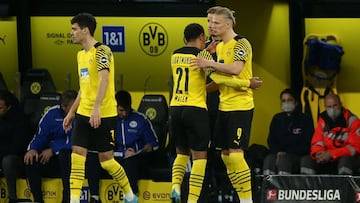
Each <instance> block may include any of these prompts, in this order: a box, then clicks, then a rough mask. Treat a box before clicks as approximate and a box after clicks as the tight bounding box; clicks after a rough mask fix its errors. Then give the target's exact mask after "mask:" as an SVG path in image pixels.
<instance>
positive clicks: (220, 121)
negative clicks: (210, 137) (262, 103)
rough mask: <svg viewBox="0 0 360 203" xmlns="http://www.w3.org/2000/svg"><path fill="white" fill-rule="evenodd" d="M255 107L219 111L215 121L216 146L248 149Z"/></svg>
mask: <svg viewBox="0 0 360 203" xmlns="http://www.w3.org/2000/svg"><path fill="white" fill-rule="evenodd" d="M253 114H254V109H251V110H248V111H229V112H225V111H219V112H218V116H217V118H216V123H215V135H214V136H215V138H214V140H215V146H216V147H217V148H221V149H240V148H241V149H243V150H247V149H248V146H249V140H250V131H251V123H252V119H253Z"/></svg>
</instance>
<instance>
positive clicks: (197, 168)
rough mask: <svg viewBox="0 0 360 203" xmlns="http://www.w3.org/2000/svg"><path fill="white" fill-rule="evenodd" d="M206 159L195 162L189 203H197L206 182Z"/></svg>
mask: <svg viewBox="0 0 360 203" xmlns="http://www.w3.org/2000/svg"><path fill="white" fill-rule="evenodd" d="M205 168H206V159H197V160H194V161H193V165H192V169H191V174H190V180H189V196H188V202H197V200H198V199H199V196H200V192H201V189H202V186H203V182H204V176H205Z"/></svg>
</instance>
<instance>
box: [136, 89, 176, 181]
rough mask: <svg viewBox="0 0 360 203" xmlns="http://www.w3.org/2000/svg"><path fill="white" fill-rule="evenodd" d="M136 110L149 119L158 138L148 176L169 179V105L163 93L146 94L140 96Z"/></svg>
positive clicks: (153, 178)
mask: <svg viewBox="0 0 360 203" xmlns="http://www.w3.org/2000/svg"><path fill="white" fill-rule="evenodd" d="M138 111H139V112H141V113H143V114H145V115H146V116H147V117H148V118H149V119H150V121H151V123H152V125H153V127H154V130H155V132H156V134H157V137H158V140H159V149H158V150H157V151H156V152H155V156H154V160H153V164H152V166H150V167H149V176H150V177H149V178H150V179H152V180H154V181H160V182H166V181H167V182H169V181H171V165H170V161H169V153H170V150H169V149H170V148H169V145H168V142H169V136H168V131H169V130H168V128H169V126H168V121H169V107H168V104H167V102H166V98H165V96H164V95H159V94H146V95H144V96H143V97H142V99H141V102H140V105H139V108H138Z"/></svg>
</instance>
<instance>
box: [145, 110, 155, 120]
mask: <svg viewBox="0 0 360 203" xmlns="http://www.w3.org/2000/svg"><path fill="white" fill-rule="evenodd" d="M145 115H146V116H147V117H148V118H149V119H150V120H154V119H155V118H156V115H157V113H156V110H155V109H154V108H148V109H146V111H145Z"/></svg>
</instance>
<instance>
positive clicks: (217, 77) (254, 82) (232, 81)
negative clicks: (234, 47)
mask: <svg viewBox="0 0 360 203" xmlns="http://www.w3.org/2000/svg"><path fill="white" fill-rule="evenodd" d="M209 77H210V78H211V79H212V80H213V81H214V82H215V83H216V84H218V85H226V86H229V87H233V88H237V89H246V88H251V89H258V88H259V87H261V85H262V80H260V79H259V77H252V78H251V79H249V80H246V79H240V78H238V77H235V76H233V75H225V74H222V73H218V72H213V73H211V75H210V76H209Z"/></svg>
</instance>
